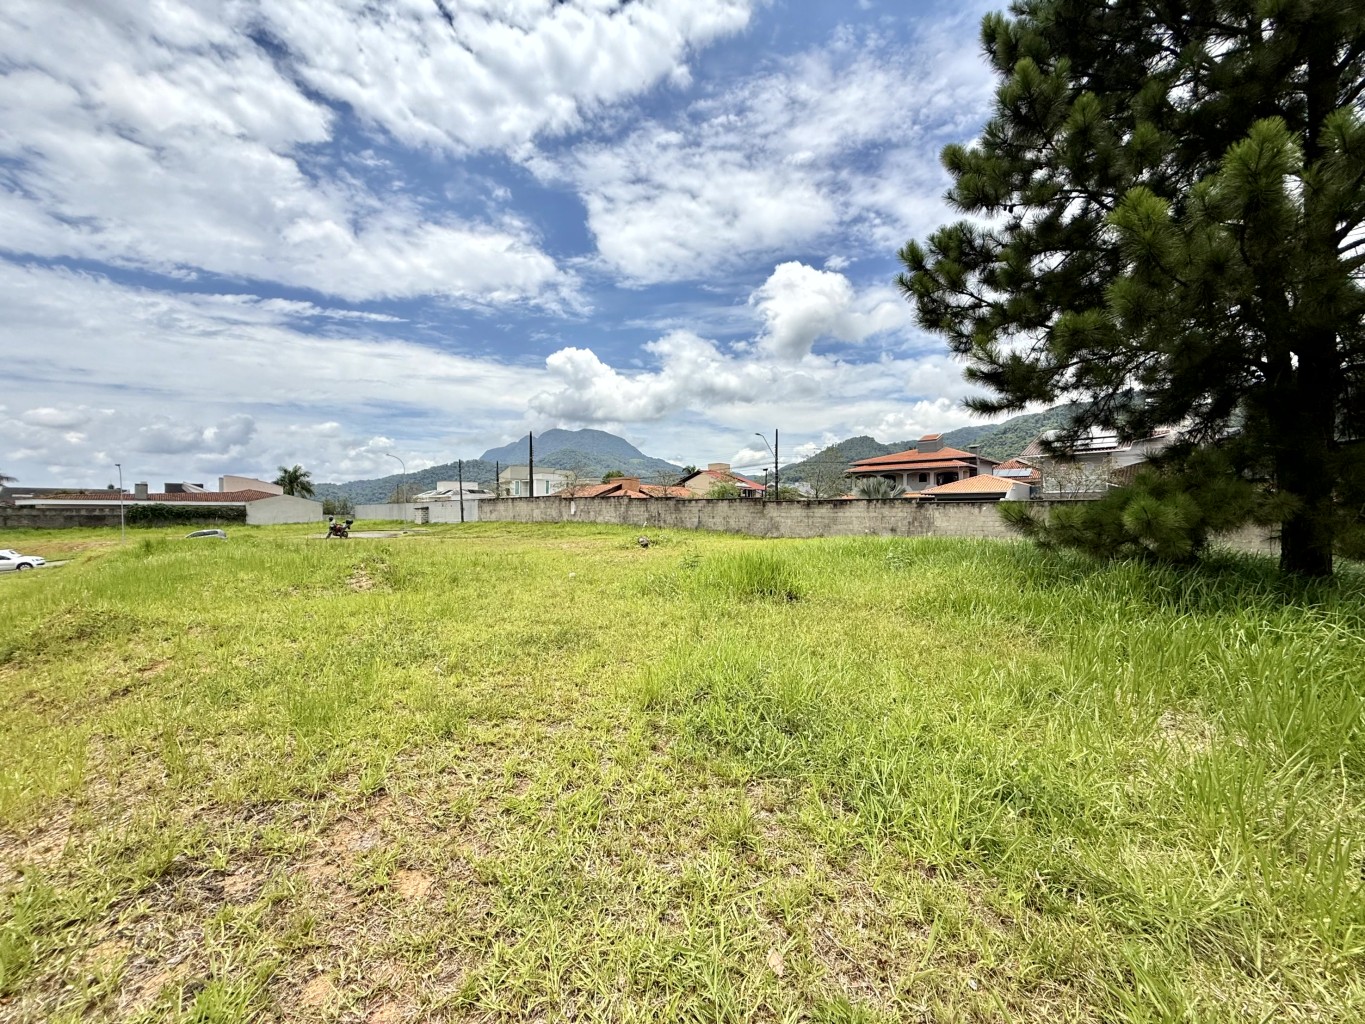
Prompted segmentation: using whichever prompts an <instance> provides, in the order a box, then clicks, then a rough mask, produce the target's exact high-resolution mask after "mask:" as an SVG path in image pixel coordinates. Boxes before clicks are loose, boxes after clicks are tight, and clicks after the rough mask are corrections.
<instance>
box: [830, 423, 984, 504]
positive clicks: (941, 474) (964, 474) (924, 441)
mask: <svg viewBox="0 0 1365 1024" xmlns="http://www.w3.org/2000/svg"><path fill="white" fill-rule="evenodd" d="M970 447H971V448H975V447H976V446H975V445H972V446H970ZM996 465H998V463H997V462H996V461H995V460H994V459H988V458H986V457H985V456H984V455H981V454H979V453H977V452H975V451H970V450H969V451H962V450H961V449H960V448H951V447H948V446H947V445H945V444H944V443H943V435H942V434H925V435H924V436H923V437H921V438H920V439H919V442H918V443H917V444H916V445H915V447H913V448H909V449H907V450H905V451H903V452H892V453H891V454H890V455H877V456H874V457H873V458H870V459H859V460H858V461H857V462H855V463H853V465H852V466H850V467H849V470H848V475H849V476H851V477H853V478H854V479H855V480H856V479H859V478H866V477H873V476H880V477H885V478H886V479H888V480H890V481H892V482H893V483H896V484H899V485H900V486H902V487H904V488H905V490H906V492H907V493H916V492H919V491H926V490H928V489H929V488H931V487H940V486H942V485H943V484H951V483H955V482H956V481H958V480H965V479H967V478H969V477H974V476H989V475H990V472H991V470H992V469H993V468H994V467H995V466H996Z"/></svg>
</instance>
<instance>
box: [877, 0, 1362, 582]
mask: <svg viewBox="0 0 1365 1024" xmlns="http://www.w3.org/2000/svg"><path fill="white" fill-rule="evenodd" d="M982 40H983V43H984V48H985V52H986V55H987V57H988V59H989V60H990V62H991V65H992V67H993V68H994V69H995V71H996V73H997V74H998V76H999V78H1000V84H999V86H998V88H997V92H996V110H995V114H994V116H993V117H992V119H991V121H990V122H989V123H988V124H987V125H986V128H985V130H984V132H983V133H982V135H981V138H980V140H979V141H978V142H977V143H976V144H974V145H972V146H970V147H967V146H959V145H954V146H949V147H947V148H946V149H945V150H944V152H943V161H944V164H945V165H946V166H947V168H948V170H949V172H950V173H951V175H952V177H953V179H954V185H953V188H952V190H951V192H950V193H949V197H950V199H951V201H952V202H953V203H954V204H955V205H956V206H957V207H958V208H959V209H961V210H962V211H964V212H966V213H969V214H971V215H973V218H974V219H973V220H972V221H964V222H961V223H957V224H953V225H950V226H945V227H943V228H941V229H940V230H938V231H937V232H936V233H935V234H933V235H932V236H931V237H930V238H929V239H928V240H927V242H925V243H924V244H920V243H917V242H911V243H909V244H908V245H906V246H905V248H904V249H902V250H901V254H900V255H901V259H902V261H903V262H904V264H905V272H904V273H903V274H902V275H901V276H900V279H899V281H900V285H901V287H902V289H903V291H904V292H905V294H906V295H907V297H909V298H911V299H912V300H913V301H914V302H915V304H916V307H917V313H918V318H919V321H920V323H921V324H922V325H923V326H924V327H925V328H927V329H930V330H934V331H938V332H941V333H943V334H944V335H946V336H947V338H948V341H949V344H950V346H951V348H952V349H953V350H954V351H955V352H956V353H958V354H960V355H963V356H965V357H967V359H968V362H969V366H968V369H967V371H966V372H967V376H968V377H969V379H971V380H974V381H976V382H978V383H980V384H983V385H985V386H986V387H987V388H989V389H990V390H991V391H993V392H994V393H995V394H994V395H992V396H990V397H987V398H985V399H982V400H978V401H973V402H971V403H970V404H971V405H972V406H973V407H974V408H976V409H977V410H979V411H985V412H1003V411H1012V410H1021V409H1024V408H1025V407H1027V406H1029V405H1030V404H1032V403H1049V404H1050V403H1053V402H1055V401H1058V400H1060V399H1067V398H1081V399H1085V400H1086V401H1085V402H1084V403H1083V404H1081V405H1079V406H1077V410H1078V411H1077V414H1076V417H1075V419H1074V420H1073V422H1072V424H1071V428H1070V430H1069V431H1068V433H1067V434H1064V435H1063V437H1062V438H1060V439H1059V441H1060V444H1061V445H1062V446H1065V443H1066V441H1067V440H1068V437H1069V436H1070V437H1074V436H1078V435H1079V434H1080V433H1081V432H1082V431H1084V430H1086V429H1088V428H1090V427H1092V426H1103V427H1107V428H1110V429H1117V430H1118V431H1119V432H1120V433H1121V434H1122V435H1124V436H1127V437H1134V436H1139V435H1142V434H1144V433H1146V432H1148V431H1150V430H1152V429H1154V428H1156V427H1160V426H1168V425H1173V424H1180V423H1184V424H1187V425H1188V429H1189V434H1190V436H1192V437H1193V438H1194V439H1196V440H1200V441H1211V440H1214V439H1216V438H1225V437H1226V436H1227V435H1228V434H1229V433H1230V430H1231V428H1235V432H1236V437H1237V440H1236V443H1234V444H1232V445H1230V446H1228V449H1227V450H1228V452H1229V454H1230V455H1231V456H1232V457H1233V463H1232V465H1233V467H1234V470H1235V471H1236V472H1239V473H1241V474H1243V475H1259V476H1260V477H1261V478H1264V479H1266V480H1269V481H1271V482H1272V484H1273V487H1274V489H1275V491H1276V493H1277V497H1278V506H1279V507H1280V508H1281V509H1282V510H1283V513H1282V514H1283V519H1282V521H1281V539H1282V544H1281V552H1282V553H1281V565H1282V567H1283V568H1284V569H1286V570H1288V571H1292V572H1296V573H1303V574H1308V575H1326V574H1329V573H1330V572H1331V571H1332V546H1333V538H1334V535H1336V534H1337V533H1338V532H1339V526H1338V521H1339V519H1340V513H1341V511H1342V508H1343V505H1344V503H1345V501H1344V499H1343V494H1344V493H1345V492H1349V491H1355V492H1359V490H1360V481H1359V479H1356V478H1353V476H1352V474H1354V473H1358V472H1359V471H1358V470H1357V469H1356V468H1355V467H1357V466H1358V465H1359V464H1360V463H1361V456H1362V454H1365V452H1362V450H1361V449H1362V447H1365V446H1363V445H1362V443H1361V439H1362V438H1365V330H1362V318H1363V317H1365V291H1363V290H1362V279H1361V275H1362V267H1365V117H1363V116H1362V105H1363V103H1365V99H1363V97H1365V4H1362V3H1361V2H1360V0H1187V2H1155V3H1153V2H1137V0H1114V2H1110V3H1105V4H1097V3H1093V2H1090V0H1023V2H1020V3H1016V4H1015V5H1014V7H1013V8H1012V16H1011V17H1006V16H1004V15H999V14H993V15H989V16H987V17H986V18H985V19H984V21H983V24H982Z"/></svg>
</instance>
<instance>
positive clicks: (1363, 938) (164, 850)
mask: <svg viewBox="0 0 1365 1024" xmlns="http://www.w3.org/2000/svg"><path fill="white" fill-rule="evenodd" d="M182 532H183V531H180V530H177V531H171V532H168V533H166V534H164V535H162V534H158V533H154V532H152V533H149V532H147V531H141V530H139V531H136V532H134V533H131V534H130V537H131V539H130V542H129V544H128V546H127V547H126V548H122V549H120V548H118V547H117V545H116V544H115V543H112V542H116V541H117V531H114V532H113V533H112V534H111V533H109V532H102V533H98V534H97V533H88V534H74V533H66V534H58V535H54V534H34V535H31V536H29V537H23V536H19V535H15V534H7V535H6V544H7V546H9V545H10V544H13V545H15V546H19V547H21V548H33V549H35V550H38V551H39V553H43V554H49V555H52V556H54V557H66V556H74V561H73V562H72V563H71V564H69V565H67V566H65V567H63V568H61V569H57V570H52V571H43V572H33V573H28V574H25V576H24V577H23V578H19V579H13V578H11V579H0V1019H3V1020H6V1021H33V1022H37V1021H68V1020H70V1021H74V1020H123V1021H164V1020H175V1021H247V1020H288V1021H323V1020H344V1021H371V1022H389V1024H393V1022H398V1021H409V1020H434V1021H494V1020H522V1019H524V1020H537V1021H539V1020H547V1021H548V1020H603V1021H607V1020H610V1021H671V1020H682V1021H741V1020H759V1021H798V1020H807V1021H822V1022H857V1021H939V1022H950V1021H1031V1022H1043V1021H1047V1022H1056V1021H1134V1022H1137V1021H1170V1022H1175V1021H1199V1022H1203V1021H1210V1022H1213V1021H1220V1022H1221V1021H1229V1022H1231V1021H1238V1022H1243V1021H1246V1022H1249V1021H1298V1020H1302V1021H1310V1020H1311V1021H1342V1022H1348V1021H1360V1020H1365V877H1363V875H1365V857H1363V851H1362V845H1361V837H1362V836H1365V782H1363V781H1362V773H1365V740H1363V738H1362V709H1363V707H1365V705H1363V704H1362V701H1363V700H1365V596H1362V590H1365V586H1362V584H1363V583H1365V581H1363V580H1362V578H1361V576H1360V574H1359V573H1354V572H1348V573H1346V574H1345V576H1344V578H1343V579H1342V580H1340V581H1339V582H1338V583H1336V584H1334V585H1333V586H1331V587H1324V588H1320V589H1313V590H1308V591H1306V592H1301V593H1297V594H1293V595H1289V594H1286V593H1284V592H1282V591H1281V590H1280V589H1279V588H1278V587H1277V585H1276V584H1275V583H1274V580H1273V578H1272V577H1271V575H1269V573H1268V571H1267V570H1266V569H1265V567H1264V566H1260V565H1258V564H1256V563H1253V562H1236V563H1228V564H1226V565H1223V566H1221V567H1214V568H1213V569H1212V570H1209V571H1206V572H1203V573H1201V574H1199V575H1197V576H1189V577H1185V578H1182V577H1179V576H1176V575H1171V574H1163V573H1159V572H1155V571H1152V570H1149V569H1144V568H1140V567H1135V566H1113V567H1096V566H1093V565H1090V564H1088V563H1084V562H1080V561H1075V560H1070V559H1065V558H1056V557H1047V556H1044V555H1041V554H1039V553H1037V552H1034V551H1032V550H1030V549H1028V548H1025V547H1020V546H1010V545H992V544H987V543H968V542H951V541H942V540H939V541H902V540H885V539H841V540H830V541H790V542H774V541H767V542H765V541H760V540H755V539H750V538H735V537H720V536H707V535H697V534H690V533H689V534H682V533H675V534H669V533H655V534H652V535H651V539H652V541H653V544H652V545H651V546H650V547H649V548H648V549H647V550H642V549H641V548H640V547H639V546H637V544H636V543H635V533H634V532H629V531H624V530H617V529H607V528H596V529H594V528H583V527H578V528H574V527H520V528H518V527H511V526H493V525H487V526H470V527H462V528H461V527H451V528H435V529H433V530H432V531H431V532H430V533H429V534H427V535H424V536H420V537H404V538H401V539H397V540H386V541H377V540H375V541H364V540H352V541H349V542H346V543H340V542H326V543H324V542H321V541H317V540H309V539H306V538H305V535H304V531H303V530H295V529H293V528H275V529H272V530H249V529H241V528H239V529H235V530H231V531H230V533H231V534H232V539H231V540H230V541H229V542H228V543H218V542H212V541H193V542H191V541H182V540H179V539H178V538H179V536H180V534H181V533H182ZM62 545H64V546H65V547H64V549H63V550H62V551H60V552H59V551H57V547H58V546H62Z"/></svg>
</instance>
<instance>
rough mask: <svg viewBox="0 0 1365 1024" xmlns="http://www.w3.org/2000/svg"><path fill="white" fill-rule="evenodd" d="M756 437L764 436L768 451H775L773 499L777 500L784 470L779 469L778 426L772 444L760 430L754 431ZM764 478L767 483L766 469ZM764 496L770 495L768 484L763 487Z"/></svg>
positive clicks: (774, 431) (774, 430) (774, 429)
mask: <svg viewBox="0 0 1365 1024" xmlns="http://www.w3.org/2000/svg"><path fill="white" fill-rule="evenodd" d="M754 437H761V438H763V444H764V445H766V446H767V449H768V451H770V452H772V453H773V498H772V500H773V501H776V500H777V492H778V491H779V490H780V489H781V487H782V472H781V470H779V469H778V468H777V428H776V427H774V428H773V443H772V444H768V438H767V436H766V435H764V434H760V433H759V432H758V431H756V430H755V431H754ZM763 479H764V481H765V483H766V481H767V479H768V471H767V470H766V469H765V470H764V471H763ZM763 496H764V497H765V498H766V497H767V496H768V489H767V487H766V486H765V487H764V488H763Z"/></svg>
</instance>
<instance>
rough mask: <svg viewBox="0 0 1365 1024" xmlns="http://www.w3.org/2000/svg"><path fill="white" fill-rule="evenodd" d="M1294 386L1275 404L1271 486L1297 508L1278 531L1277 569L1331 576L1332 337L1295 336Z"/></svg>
mask: <svg viewBox="0 0 1365 1024" xmlns="http://www.w3.org/2000/svg"><path fill="white" fill-rule="evenodd" d="M1293 347H1294V351H1295V353H1296V355H1297V357H1298V364H1299V365H1298V367H1297V369H1296V370H1295V371H1294V372H1293V378H1294V382H1293V385H1292V386H1290V387H1289V388H1287V389H1286V390H1285V391H1284V392H1283V393H1282V394H1281V395H1279V396H1278V398H1279V400H1278V401H1277V403H1276V406H1277V408H1276V412H1277V413H1278V415H1276V416H1275V417H1274V420H1275V421H1277V422H1274V423H1273V424H1272V428H1273V430H1274V433H1275V441H1276V443H1275V446H1274V448H1275V483H1276V486H1277V487H1278V489H1279V490H1280V491H1282V492H1283V493H1285V494H1288V495H1292V496H1293V497H1295V498H1297V499H1298V500H1299V501H1300V502H1301V504H1300V506H1299V508H1298V509H1297V510H1296V511H1295V512H1294V513H1293V515H1291V516H1290V517H1289V518H1288V519H1286V520H1285V521H1284V522H1283V523H1282V524H1281V526H1280V568H1281V569H1282V570H1283V571H1285V572H1289V573H1294V574H1295V575H1298V576H1330V575H1332V541H1333V538H1334V533H1335V519H1336V510H1335V508H1334V504H1333V499H1334V491H1335V486H1334V485H1335V481H1336V467H1335V465H1334V464H1333V463H1334V459H1333V451H1334V448H1335V446H1336V412H1337V394H1338V390H1339V388H1338V380H1337V376H1338V375H1337V368H1336V336H1335V334H1334V333H1333V332H1332V331H1331V330H1330V329H1324V328H1322V327H1314V326H1307V327H1304V328H1301V329H1300V330H1299V331H1297V332H1296V337H1295V339H1294V346H1293Z"/></svg>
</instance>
